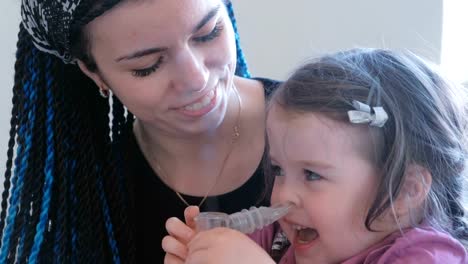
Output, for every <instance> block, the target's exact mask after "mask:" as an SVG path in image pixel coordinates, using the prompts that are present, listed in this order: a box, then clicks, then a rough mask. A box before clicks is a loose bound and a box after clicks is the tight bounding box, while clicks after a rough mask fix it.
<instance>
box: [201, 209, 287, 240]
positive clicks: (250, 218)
mask: <svg viewBox="0 0 468 264" xmlns="http://www.w3.org/2000/svg"><path fill="white" fill-rule="evenodd" d="M290 207H291V205H290V204H286V205H281V204H280V205H274V206H271V207H264V206H261V207H250V209H249V210H247V209H244V210H242V211H240V212H237V213H233V214H230V215H228V214H225V213H219V212H204V213H200V214H199V215H198V216H197V217H195V223H196V229H197V231H203V230H208V229H212V228H215V227H228V228H232V229H235V230H237V231H240V232H242V233H245V234H249V233H252V232H253V231H255V230H256V229H260V228H262V227H264V226H267V225H269V224H272V223H273V222H275V221H277V220H279V219H280V218H281V217H283V216H285V215H286V214H287V213H288V211H289V208H290Z"/></svg>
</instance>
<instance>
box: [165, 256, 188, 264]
mask: <svg viewBox="0 0 468 264" xmlns="http://www.w3.org/2000/svg"><path fill="white" fill-rule="evenodd" d="M164 264H184V260H183V259H181V258H179V257H177V256H175V255H172V254H169V253H166V255H165V256H164Z"/></svg>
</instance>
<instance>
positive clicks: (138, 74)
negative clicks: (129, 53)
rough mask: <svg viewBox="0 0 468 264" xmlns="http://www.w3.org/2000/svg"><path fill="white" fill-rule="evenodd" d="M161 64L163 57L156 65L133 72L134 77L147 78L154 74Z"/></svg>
mask: <svg viewBox="0 0 468 264" xmlns="http://www.w3.org/2000/svg"><path fill="white" fill-rule="evenodd" d="M161 63H163V57H162V56H161V57H159V59H158V61H156V63H155V64H153V65H151V66H150V67H148V68H144V69H138V70H133V71H132V75H133V76H135V77H146V76H148V75H150V74H152V73H153V72H155V71H156V70H157V69H158V68H159V67H160V66H161Z"/></svg>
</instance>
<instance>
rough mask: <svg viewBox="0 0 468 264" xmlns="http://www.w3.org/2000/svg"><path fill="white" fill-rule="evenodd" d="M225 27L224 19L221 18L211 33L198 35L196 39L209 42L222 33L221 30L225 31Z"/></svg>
mask: <svg viewBox="0 0 468 264" xmlns="http://www.w3.org/2000/svg"><path fill="white" fill-rule="evenodd" d="M223 29H224V26H223V24H222V21H221V20H220V21H218V22H217V23H216V25H215V27H214V28H213V30H212V31H211V32H210V33H208V35H204V36H200V37H196V38H194V40H195V41H196V42H201V43H203V42H208V41H210V40H213V39H215V38H217V37H218V36H219V35H221V32H222V31H223Z"/></svg>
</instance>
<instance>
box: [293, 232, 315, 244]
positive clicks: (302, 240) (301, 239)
mask: <svg viewBox="0 0 468 264" xmlns="http://www.w3.org/2000/svg"><path fill="white" fill-rule="evenodd" d="M317 237H318V233H317V230H315V229H312V228H303V229H300V230H298V231H297V242H298V243H299V244H307V243H310V242H311V241H314V240H315V239H316V238H317Z"/></svg>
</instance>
